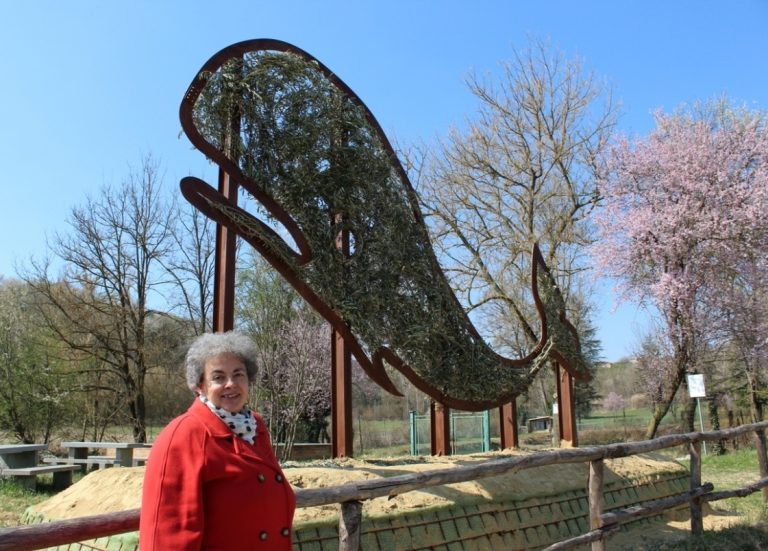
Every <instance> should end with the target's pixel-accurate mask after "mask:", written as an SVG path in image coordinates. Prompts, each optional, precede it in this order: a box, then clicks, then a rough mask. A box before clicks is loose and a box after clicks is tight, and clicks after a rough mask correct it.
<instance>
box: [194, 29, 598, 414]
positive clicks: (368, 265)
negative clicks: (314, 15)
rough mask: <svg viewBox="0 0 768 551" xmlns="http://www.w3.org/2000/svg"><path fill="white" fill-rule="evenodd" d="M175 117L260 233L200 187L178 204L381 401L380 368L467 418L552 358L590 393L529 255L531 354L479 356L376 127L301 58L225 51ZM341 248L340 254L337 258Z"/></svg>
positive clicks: (271, 43) (559, 308)
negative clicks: (296, 307) (210, 224)
mask: <svg viewBox="0 0 768 551" xmlns="http://www.w3.org/2000/svg"><path fill="white" fill-rule="evenodd" d="M180 117H181V122H182V127H183V130H184V132H185V133H186V134H187V136H188V137H189V139H190V140H191V142H192V144H193V145H194V146H195V147H197V148H198V149H199V150H200V151H201V152H202V153H204V154H205V155H206V156H207V157H208V158H209V159H210V160H211V161H212V162H214V163H216V164H217V165H219V167H220V168H221V169H222V170H224V171H225V172H226V173H228V174H229V177H230V178H231V180H232V181H233V182H236V183H237V184H239V185H240V186H241V187H242V188H243V189H244V190H245V191H246V192H248V193H249V194H250V195H251V196H252V197H253V198H254V199H255V200H256V201H257V202H258V203H259V205H260V210H261V215H262V218H265V217H266V219H267V220H268V221H269V222H270V224H268V223H266V222H264V221H263V220H261V219H259V218H258V217H256V216H254V215H253V214H251V213H250V212H248V211H246V210H244V209H242V208H240V207H238V206H236V205H235V204H234V203H233V202H230V201H229V200H228V199H227V198H226V197H224V196H223V195H222V194H221V193H219V192H218V191H217V190H216V189H214V188H213V187H211V186H209V185H208V184H206V183H205V182H203V181H202V180H200V179H198V178H194V177H187V178H184V179H183V180H182V181H181V189H182V193H183V194H184V196H185V197H186V199H187V200H189V201H190V202H191V203H192V204H193V205H195V207H197V208H198V209H199V210H201V211H202V212H203V213H204V214H205V215H207V216H208V217H209V218H211V219H212V220H215V221H216V222H217V223H219V224H223V225H224V226H226V227H228V228H230V229H231V230H232V231H234V232H236V233H237V234H238V235H240V236H241V237H242V238H243V239H244V240H245V241H247V242H248V243H250V244H251V245H252V246H253V247H254V248H255V249H256V250H257V251H258V252H259V253H260V254H262V255H263V256H264V258H265V259H266V260H267V261H268V262H269V263H270V264H271V265H272V266H273V267H274V268H275V269H276V270H277V271H278V272H279V273H281V274H282V275H283V276H284V277H285V278H286V279H287V280H288V281H289V282H290V283H291V285H293V287H294V288H295V289H296V291H297V292H298V293H299V294H300V295H301V296H302V297H303V298H304V299H305V300H306V301H307V302H308V303H309V304H310V305H311V306H313V307H314V308H315V309H316V310H317V311H318V312H319V313H320V314H321V315H322V316H323V317H324V318H325V319H326V320H327V321H328V322H329V323H330V324H331V325H332V326H333V327H334V328H335V329H336V330H337V331H338V332H340V333H341V334H342V336H343V337H344V339H345V342H346V343H347V345H348V346H349V347H350V350H351V352H352V354H353V355H354V357H355V358H356V359H357V361H358V362H359V364H360V366H361V367H362V368H363V369H364V370H365V371H366V373H367V374H368V375H369V376H370V377H371V378H372V379H373V380H374V381H376V382H377V383H378V384H379V385H381V386H382V387H383V388H385V389H386V390H388V391H390V392H392V393H393V394H397V395H399V394H400V393H399V391H398V390H397V388H396V387H395V385H394V384H393V383H392V382H391V380H390V378H389V377H388V375H387V373H386V370H385V369H384V364H383V362H384V361H386V362H387V363H388V364H389V365H391V366H392V367H394V368H395V369H397V370H399V371H400V372H402V373H403V374H404V375H405V376H406V377H407V378H408V379H409V380H410V381H411V382H412V383H413V384H414V385H415V386H416V387H417V388H419V389H420V390H422V391H423V392H425V393H426V394H428V395H429V396H431V397H432V398H434V399H435V400H436V401H438V402H440V403H443V404H445V405H447V406H449V407H452V408H456V409H461V410H467V411H476V410H482V409H487V408H490V407H494V406H499V405H501V404H503V403H506V402H509V401H510V400H511V399H513V398H514V397H516V396H518V395H519V394H521V393H522V392H524V391H525V390H526V388H527V387H528V386H529V385H530V383H531V382H532V380H533V378H534V377H535V375H536V373H537V372H538V371H539V370H540V369H541V367H542V366H543V365H544V364H545V363H546V360H547V359H553V360H555V361H557V362H559V363H560V364H561V365H562V366H563V367H564V368H565V369H567V370H568V371H569V373H571V374H572V375H573V376H574V377H576V378H579V379H588V378H589V371H588V369H587V366H586V363H585V361H584V359H583V358H582V355H581V353H580V349H579V342H578V336H577V334H576V331H575V330H574V328H573V326H572V325H571V324H570V323H569V322H568V320H567V319H566V317H565V304H564V301H563V298H562V295H561V293H560V291H559V289H558V287H557V285H556V283H555V280H554V278H553V277H552V274H551V273H550V271H549V269H548V268H547V266H546V264H545V263H544V260H543V257H542V255H541V253H540V252H539V249H538V246H536V245H535V244H534V245H533V246H532V262H531V265H532V270H531V271H532V274H531V286H532V295H533V300H534V302H535V305H536V309H537V312H538V316H539V319H540V330H539V333H538V342H537V343H536V344H535V345H534V346H532V349H531V350H530V353H529V354H527V355H526V356H525V357H523V358H515V359H510V358H505V357H502V356H500V355H499V354H497V353H496V352H495V351H493V350H492V349H491V348H490V347H489V346H488V344H487V343H485V342H484V340H483V339H482V338H481V336H480V335H479V333H478V332H477V330H476V329H475V327H474V326H473V324H472V323H471V321H470V319H469V317H468V316H467V314H466V312H465V310H464V309H463V308H462V306H461V304H460V302H459V301H458V299H457V298H456V296H455V294H454V293H453V291H452V290H451V288H450V286H449V284H448V281H447V279H446V277H445V275H444V273H443V272H442V270H441V268H440V266H439V263H438V260H437V258H436V256H435V254H434V251H433V249H432V246H431V244H430V239H429V236H428V233H427V228H426V225H425V223H424V220H423V218H422V214H421V211H420V209H419V206H418V198H417V195H416V192H415V191H414V189H413V187H412V186H411V184H410V182H409V180H408V176H407V174H406V172H405V170H404V169H403V167H402V165H401V164H400V162H399V161H398V159H397V156H396V154H395V152H394V150H393V148H392V146H391V145H390V143H389V141H388V140H387V138H386V136H385V134H384V132H383V131H382V129H381V127H380V126H379V124H378V122H377V121H376V119H375V118H374V116H373V114H372V113H371V112H370V111H369V110H368V108H367V107H366V106H365V104H364V103H363V102H362V101H361V100H360V98H358V96H357V95H356V94H355V93H354V92H353V91H352V90H351V89H350V88H349V87H348V86H347V85H346V84H345V83H344V82H342V81H341V80H340V79H339V78H338V77H337V76H336V75H335V74H334V73H332V72H331V71H330V70H329V69H328V68H327V67H325V66H324V65H323V64H322V63H320V62H319V61H318V60H316V59H315V58H314V57H312V56H311V55H309V54H308V53H306V52H304V51H303V50H301V49H299V48H297V47H295V46H293V45H291V44H288V43H286V42H282V41H278V40H272V39H258V40H251V41H246V42H241V43H238V44H234V45H232V46H229V47H227V48H225V49H223V50H222V51H220V52H218V53H217V54H216V55H214V56H213V57H212V58H211V59H210V60H209V61H208V62H207V63H205V65H204V66H203V67H202V68H201V69H200V71H199V72H198V74H197V75H196V76H195V78H194V79H193V81H192V83H191V84H190V86H189V88H188V90H187V93H186V95H185V96H184V99H183V101H182V104H181V109H180ZM275 223H278V224H279V225H281V226H282V230H279V231H275V230H274V229H273V226H274V225H275ZM343 233H346V235H348V236H349V241H350V250H349V253H348V254H345V253H344V251H342V250H340V248H339V246H338V239H339V235H341V234H343ZM291 241H292V243H291Z"/></svg>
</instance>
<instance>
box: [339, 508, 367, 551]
mask: <svg viewBox="0 0 768 551" xmlns="http://www.w3.org/2000/svg"><path fill="white" fill-rule="evenodd" d="M362 524H363V503H362V501H345V502H344V503H342V504H341V515H340V516H339V551H360V532H361V528H362Z"/></svg>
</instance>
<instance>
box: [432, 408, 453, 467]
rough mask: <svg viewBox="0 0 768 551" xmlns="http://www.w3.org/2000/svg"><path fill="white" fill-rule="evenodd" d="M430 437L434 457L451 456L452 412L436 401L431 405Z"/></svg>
mask: <svg viewBox="0 0 768 551" xmlns="http://www.w3.org/2000/svg"><path fill="white" fill-rule="evenodd" d="M429 435H430V440H431V450H432V455H451V410H450V408H448V407H447V406H445V405H443V404H441V403H439V402H435V401H434V400H433V401H432V402H430V404H429Z"/></svg>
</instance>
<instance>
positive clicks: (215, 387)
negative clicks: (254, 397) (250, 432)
mask: <svg viewBox="0 0 768 551" xmlns="http://www.w3.org/2000/svg"><path fill="white" fill-rule="evenodd" d="M197 388H198V390H199V391H200V393H201V394H202V395H203V396H205V397H206V398H207V399H208V400H209V401H210V402H211V403H213V405H214V406H216V407H220V408H224V409H226V410H227V411H228V412H230V413H237V412H238V411H240V410H241V409H243V406H244V405H245V404H246V402H247V401H248V371H247V370H246V369H245V364H244V363H243V361H242V360H241V359H240V358H238V357H237V356H234V355H232V354H219V355H218V356H213V357H212V358H209V359H208V360H207V361H206V362H205V369H204V371H203V380H202V382H201V383H200V385H199V386H198V387H197Z"/></svg>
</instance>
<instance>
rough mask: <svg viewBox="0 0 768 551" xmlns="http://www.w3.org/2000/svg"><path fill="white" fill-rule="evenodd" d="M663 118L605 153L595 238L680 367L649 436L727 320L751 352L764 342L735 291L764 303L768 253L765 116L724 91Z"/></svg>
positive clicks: (603, 264) (604, 264)
mask: <svg viewBox="0 0 768 551" xmlns="http://www.w3.org/2000/svg"><path fill="white" fill-rule="evenodd" d="M655 119H656V129H655V130H654V131H653V132H651V133H650V135H649V136H648V137H646V138H641V139H636V140H629V139H626V138H622V139H619V140H618V141H617V142H616V144H615V145H614V147H613V148H612V149H611V150H610V153H609V155H608V156H607V158H606V164H607V166H606V168H607V172H606V174H607V176H606V177H605V178H604V179H603V181H602V182H601V186H602V190H601V191H602V194H603V199H604V200H603V207H604V208H603V209H602V210H601V212H600V213H599V214H598V216H597V217H596V221H597V225H598V227H599V230H600V234H601V239H600V241H599V242H598V244H597V246H596V247H595V248H594V251H595V257H596V259H597V262H598V265H599V267H600V269H601V271H602V273H603V274H605V275H608V276H611V277H613V278H616V280H617V281H618V282H619V288H620V290H621V291H622V297H623V298H625V299H626V298H634V299H639V300H640V301H642V302H645V303H646V304H651V305H653V306H654V307H655V308H656V309H657V310H658V312H659V313H660V316H661V317H662V318H663V326H664V332H665V335H666V338H667V339H668V341H669V348H670V349H671V355H672V363H673V368H672V370H671V376H670V377H669V378H668V379H667V380H666V381H665V383H664V385H663V388H662V390H661V400H660V401H658V402H656V403H655V405H654V411H653V418H652V420H651V422H650V423H649V425H648V429H647V433H646V436H647V437H648V438H652V437H653V436H655V434H656V430H657V429H658V426H659V423H660V422H661V420H662V418H663V417H664V415H666V413H667V411H668V410H669V406H670V403H671V401H672V399H673V398H674V396H675V393H676V392H677V390H678V388H679V387H680V385H681V384H682V383H683V382H684V380H685V374H686V373H689V372H696V371H697V370H698V364H697V362H698V360H699V354H700V352H701V350H703V349H704V348H705V347H706V346H707V345H708V344H709V343H711V342H712V341H713V339H716V338H718V337H722V335H723V334H724V332H723V330H724V329H729V328H734V327H736V325H735V323H736V322H737V320H738V324H739V325H738V326H739V327H742V328H743V327H748V328H749V332H750V336H749V337H748V338H745V339H744V341H745V345H744V346H745V347H746V348H749V352H748V354H753V353H756V352H757V353H759V354H764V353H765V350H762V351H760V350H758V349H759V347H757V346H751V343H752V344H753V343H754V341H755V340H757V341H759V338H757V337H756V336H755V335H756V334H759V333H757V332H756V331H757V330H758V329H759V328H758V327H757V326H756V325H755V324H756V323H757V322H756V321H754V320H755V317H754V314H755V311H754V309H752V310H749V308H748V305H747V304H746V303H745V302H744V301H743V300H741V298H739V297H742V298H743V297H744V293H747V294H748V295H750V296H751V297H753V298H754V301H753V303H754V305H756V306H757V305H758V304H759V305H761V307H764V306H765V296H764V293H763V296H762V297H760V296H757V295H759V294H760V291H759V290H758V289H755V287H754V285H756V284H758V282H760V281H762V282H763V283H764V282H765V279H764V277H765V269H766V265H765V262H762V261H760V259H763V260H764V259H765V256H766V252H768V247H766V234H767V232H766V226H767V224H766V220H767V216H768V135H767V134H766V124H765V118H764V116H763V115H762V114H760V113H755V112H750V111H747V110H743V109H735V108H733V107H731V106H730V105H729V104H728V103H727V102H726V101H725V100H721V101H718V102H715V103H711V104H708V105H706V106H704V107H703V108H693V109H688V110H685V111H679V112H677V113H676V114H673V115H666V114H664V113H661V112H658V113H656V115H655ZM754 271H756V273H752V272H754ZM750 274H751V275H750ZM761 278H763V279H761ZM747 280H748V281H747ZM737 306H739V307H738V308H737ZM745 310H749V311H745ZM764 319H765V318H764V317H763V320H764ZM750 320H752V321H750ZM725 321H728V323H725ZM763 328H764V326H763ZM763 335H765V333H763ZM745 337H746V336H745ZM750 339H751V340H750ZM763 342H764V341H763ZM764 348H766V347H765V346H763V349H764ZM745 353H746V352H745ZM750 360H751V361H752V362H753V364H754V361H755V358H754V357H751V356H750ZM761 365H764V364H761ZM755 382H756V383H757V382H758V381H757V380H755Z"/></svg>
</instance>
